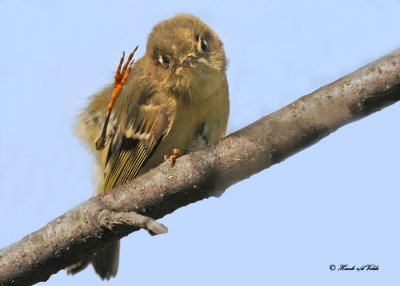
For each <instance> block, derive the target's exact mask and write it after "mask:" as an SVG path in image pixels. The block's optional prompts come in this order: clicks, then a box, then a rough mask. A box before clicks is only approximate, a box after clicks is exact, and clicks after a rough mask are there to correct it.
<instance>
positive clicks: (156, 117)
mask: <svg viewBox="0 0 400 286" xmlns="http://www.w3.org/2000/svg"><path fill="white" fill-rule="evenodd" d="M129 121H130V122H127V123H126V125H125V126H124V127H122V128H121V129H120V130H117V131H116V133H115V134H114V135H113V137H112V140H111V143H110V144H111V145H110V148H109V151H108V155H107V160H106V168H105V174H104V186H103V191H104V192H106V191H108V190H111V189H112V188H114V187H115V186H118V185H121V184H123V183H125V182H128V181H130V180H132V179H133V178H135V176H136V175H137V174H138V172H139V171H140V169H141V168H142V166H143V165H144V164H145V163H146V161H147V160H148V159H149V158H150V156H151V154H152V153H153V152H154V150H155V149H156V148H157V146H158V144H159V143H160V142H161V140H162V139H163V137H164V136H165V135H166V134H167V133H168V130H169V128H170V126H171V124H170V123H171V119H170V118H169V116H168V114H167V112H166V111H165V110H164V109H163V108H162V107H161V106H159V105H142V106H141V107H140V108H138V110H137V113H135V116H134V118H131V119H130V120H129Z"/></svg>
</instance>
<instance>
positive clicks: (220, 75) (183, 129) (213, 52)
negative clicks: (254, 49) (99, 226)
mask: <svg viewBox="0 0 400 286" xmlns="http://www.w3.org/2000/svg"><path fill="white" fill-rule="evenodd" d="M226 66H227V60H226V57H225V52H224V48H223V44H222V42H221V40H220V39H219V37H218V36H217V34H216V33H215V32H214V31H213V30H212V29H211V28H210V27H208V26H207V25H206V24H205V23H204V22H202V21H201V20H200V19H199V18H197V17H195V16H192V15H188V14H179V15H177V16H175V17H173V18H171V19H168V20H165V21H162V22H160V23H159V24H157V25H156V26H154V28H153V30H152V32H151V33H150V35H149V38H148V43H147V47H146V52H145V55H144V56H143V57H142V58H140V59H139V60H138V61H137V62H136V63H134V65H133V66H132V71H131V73H130V74H129V77H128V80H127V81H126V83H125V85H124V87H123V89H122V91H121V93H120V95H119V97H118V100H116V101H115V104H114V107H113V111H112V113H111V116H110V118H109V121H108V131H107V135H106V138H105V139H106V141H105V142H106V143H105V146H104V148H102V149H101V150H98V149H99V148H96V141H97V139H98V138H99V137H100V135H101V133H102V129H103V126H104V124H105V121H106V116H107V103H108V102H109V101H110V98H111V94H112V91H113V85H109V86H107V87H105V88H104V89H103V90H102V91H100V92H99V93H97V94H95V95H94V96H92V97H91V98H90V101H89V105H88V106H87V107H86V108H85V109H84V110H83V111H82V112H81V113H80V114H79V116H78V119H77V125H76V134H77V136H78V137H80V138H81V139H82V140H83V141H84V142H85V143H86V144H87V145H88V147H89V149H90V150H91V151H92V152H93V153H94V155H95V158H96V164H95V184H96V194H102V193H104V192H107V191H109V190H111V189H113V188H114V187H116V186H118V185H121V184H124V183H126V182H127V181H130V180H132V179H134V178H135V177H136V176H138V175H140V174H142V173H145V172H147V171H148V170H149V169H151V168H154V167H156V166H157V165H159V164H160V163H162V162H163V161H164V155H165V154H170V153H171V151H172V150H174V149H175V150H176V149H178V150H180V153H181V154H186V153H188V152H191V151H194V150H197V149H199V148H202V147H204V146H206V145H207V144H210V143H213V142H215V141H217V140H218V139H220V138H221V137H222V136H223V135H224V134H225V131H226V127H227V121H228V114H229V96H228V83H227V79H226ZM118 260H119V241H117V242H112V243H110V244H108V245H107V246H106V247H105V248H104V249H102V250H100V251H98V252H97V253H95V254H94V255H93V256H92V257H91V258H90V259H88V260H85V261H81V262H79V263H77V264H74V265H72V266H70V267H68V268H67V272H68V273H70V274H75V273H77V272H79V271H81V270H82V269H84V268H85V267H86V266H87V265H89V264H90V263H92V264H93V267H94V269H95V271H96V273H97V274H98V275H99V276H100V277H101V278H102V279H110V278H111V277H114V276H115V275H116V274H117V271H118Z"/></svg>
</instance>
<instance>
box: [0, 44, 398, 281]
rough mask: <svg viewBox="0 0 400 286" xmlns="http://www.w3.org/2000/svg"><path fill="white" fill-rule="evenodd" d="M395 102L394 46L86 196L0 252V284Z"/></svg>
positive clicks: (49, 268)
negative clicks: (172, 161)
mask: <svg viewBox="0 0 400 286" xmlns="http://www.w3.org/2000/svg"><path fill="white" fill-rule="evenodd" d="M398 100H400V50H397V51H395V52H393V53H392V54H389V55H387V56H385V57H384V58H382V59H379V60H377V61H376V62H373V63H371V64H369V65H367V66H365V67H363V68H361V69H359V70H357V71H356V72H354V73H352V74H350V75H348V76H345V77H343V78H341V79H339V80H337V81H335V82H333V83H331V84H329V85H327V86H325V87H322V88H320V89H318V90H317V91H315V92H313V93H311V94H309V95H307V96H304V97H302V98H300V99H299V100H297V101H295V102H293V103H292V104H290V105H288V106H286V107H284V108H282V109H281V110H279V111H277V112H274V113H272V114H270V115H268V116H265V117H263V118H261V119H260V120H258V121H257V122H255V123H253V124H251V125H249V126H247V127H245V128H243V129H242V130H240V131H238V132H235V133H233V134H231V135H230V136H228V137H226V138H224V139H222V140H220V141H219V142H217V144H215V145H213V146H210V147H208V148H206V149H204V150H201V151H198V152H195V153H191V154H189V155H187V156H183V157H182V158H180V159H178V161H177V164H176V165H175V167H174V168H171V167H170V165H169V164H162V165H161V166H159V167H157V168H155V169H153V170H151V171H150V172H148V173H146V174H145V175H143V176H141V177H138V178H136V179H135V180H133V181H131V182H129V183H127V184H125V185H123V186H120V187H118V188H116V189H114V190H113V191H111V192H109V193H106V194H104V195H100V196H97V197H93V198H91V199H89V200H88V201H86V202H84V203H82V204H81V205H79V206H77V207H76V208H74V209H72V210H71V211H69V212H67V213H65V214H64V215H62V216H60V217H58V218H57V219H55V220H53V221H51V222H50V223H49V224H47V225H46V226H45V227H43V228H42V229H40V230H38V231H36V232H34V233H32V234H29V235H27V236H26V237H24V238H23V239H22V240H20V241H18V242H16V243H15V244H12V245H10V246H9V247H7V248H5V249H3V250H1V251H0V285H30V284H33V283H36V282H39V281H44V280H47V279H48V278H49V277H50V275H52V274H53V273H56V272H57V271H59V270H61V269H63V268H65V267H66V266H68V265H70V264H72V263H74V262H77V261H78V260H81V259H84V258H86V257H88V256H89V255H90V254H91V253H93V252H95V251H96V250H98V249H100V248H101V247H104V245H105V244H106V243H107V242H109V241H111V240H117V239H120V238H122V237H123V236H126V235H128V234H129V233H131V232H133V231H136V230H138V229H139V228H147V229H148V230H149V231H150V232H155V233H163V232H165V231H166V228H165V227H164V226H162V225H159V224H157V223H156V222H155V221H153V220H151V219H149V217H151V218H155V219H156V218H161V217H163V216H164V215H166V214H169V213H171V212H173V211H174V210H176V209H178V208H180V207H183V206H185V205H188V204H190V203H193V202H196V201H199V200H202V199H205V198H208V197H211V196H219V195H220V194H222V193H223V192H224V190H225V189H226V188H228V187H229V186H231V185H232V184H234V183H236V182H238V181H240V180H243V179H245V178H248V177H250V176H251V175H253V174H255V173H257V172H260V171H261V170H263V169H265V168H268V167H269V166H271V165H273V164H276V163H279V162H281V161H282V160H284V159H286V158H288V157H289V156H291V155H292V154H294V153H296V152H299V151H301V150H302V149H304V148H306V147H308V146H310V145H312V144H314V143H316V142H318V141H319V140H320V139H322V138H323V137H325V136H327V135H329V134H330V133H331V132H333V131H335V130H336V129H338V128H339V127H341V126H343V125H345V124H347V123H350V122H352V121H355V120H357V119H360V118H362V117H365V116H368V115H369V114H371V113H373V112H376V111H378V110H380V109H382V108H384V107H386V106H388V105H390V104H393V103H395V102H396V101H398Z"/></svg>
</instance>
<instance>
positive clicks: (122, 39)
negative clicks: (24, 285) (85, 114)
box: [0, 0, 400, 286]
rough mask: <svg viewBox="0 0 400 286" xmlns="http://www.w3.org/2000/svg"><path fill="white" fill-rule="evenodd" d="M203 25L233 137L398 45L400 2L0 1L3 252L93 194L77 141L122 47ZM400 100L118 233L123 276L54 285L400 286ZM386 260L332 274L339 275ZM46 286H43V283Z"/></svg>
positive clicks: (85, 276) (89, 275)
mask: <svg viewBox="0 0 400 286" xmlns="http://www.w3.org/2000/svg"><path fill="white" fill-rule="evenodd" d="M181 12H186V13H192V14H195V15H197V16H199V17H200V18H201V19H202V20H203V21H205V22H206V23H207V24H209V25H210V26H211V27H212V28H213V29H214V30H215V31H216V32H217V33H218V34H219V35H220V37H221V39H222V40H223V42H224V45H225V50H226V54H227V57H228V58H229V62H230V63H229V68H228V80H229V83H230V100H231V113H230V119H229V127H228V132H229V133H231V132H233V131H236V130H238V129H240V128H242V127H244V126H246V125H248V124H249V123H251V122H253V121H255V120H257V119H258V118H259V117H261V116H262V115H266V114H269V113H271V112H273V111H275V110H278V109H280V108H281V107H283V106H285V105H287V104H289V103H290V102H292V101H294V100H296V99H298V98H299V97H301V96H303V95H305V94H308V93H310V92H312V91H314V90H315V89H317V88H319V87H321V86H323V85H325V84H328V83H330V82H332V81H334V80H336V79H338V78H339V77H342V76H344V75H346V74H348V73H350V72H352V71H354V70H356V69H357V68H359V67H361V66H363V65H365V64H367V63H369V62H371V61H373V60H375V59H377V58H379V57H381V56H383V55H385V54H387V53H389V52H391V51H393V50H395V49H396V48H400V34H399V27H400V17H399V13H400V1H361V0H360V1H345V0H343V1H214V0H209V1H178V0H176V1H161V0H160V1H153V0H149V1H94V0H92V1H33V0H31V1H11V0H10V1H6V0H0V41H1V42H0V90H1V95H0V99H1V112H0V217H1V218H2V227H1V233H0V248H2V247H5V246H7V245H9V244H10V243H13V242H15V241H17V240H19V239H21V238H22V237H23V236H24V235H26V234H28V233H30V232H32V231H35V230H37V229H39V228H41V227H42V226H44V225H45V224H46V223H48V222H49V221H50V220H52V219H54V218H56V217H57V216H59V215H61V214H63V213H64V212H66V211H68V210H70V209H71V208H73V207H74V206H76V205H77V204H79V203H81V202H82V201H84V200H86V199H87V198H89V197H90V196H91V194H92V192H93V190H92V182H91V177H92V175H91V174H92V157H91V156H90V155H89V154H88V152H87V150H85V148H84V147H83V145H82V144H81V143H80V142H79V141H78V139H76V138H75V137H74V136H73V134H72V130H73V125H74V118H75V116H76V114H77V113H78V111H79V110H80V109H81V108H82V107H83V106H85V104H86V98H87V97H88V96H89V95H91V94H92V93H94V92H96V91H97V90H99V89H101V88H102V87H103V86H104V85H105V84H107V83H110V82H111V81H112V80H113V73H114V70H115V67H116V64H117V63H118V60H119V57H120V55H121V52H122V51H123V50H126V51H130V50H131V49H132V48H134V47H135V46H136V45H139V50H138V52H137V58H138V57H139V56H141V55H142V54H143V53H144V51H145V50H144V48H145V44H146V39H147V35H148V33H149V32H150V30H151V28H152V27H153V26H154V25H155V24H156V23H158V22H159V21H161V20H164V19H167V18H170V17H172V16H174V15H175V14H177V13H181ZM399 114H400V105H399V104H395V105H393V106H391V107H389V108H386V109H384V110H382V111H381V112H378V113H376V114H373V115H372V116H369V117H368V118H365V119H362V120H360V121H358V122H355V123H352V124H350V125H347V126H345V127H343V128H341V129H340V130H338V131H337V132H334V133H333V134H331V135H330V136H328V137H327V138H325V139H323V140H321V141H320V142H319V143H317V144H316V145H314V146H312V147H310V148H308V149H306V150H304V151H302V152H300V153H298V154H296V155H294V156H292V157H290V158H289V159H287V160H286V161H284V162H282V163H280V164H278V165H275V166H273V167H271V168H269V169H267V170H264V171H263V172H261V173H259V174H257V175H254V176H252V177H251V178H250V179H247V180H245V181H243V182H240V183H238V184H236V185H235V186H233V187H231V188H230V189H229V190H228V191H227V192H226V193H225V194H224V195H223V196H222V197H221V198H219V199H208V200H203V201H201V202H198V203H196V204H192V205H189V206H187V207H184V208H181V209H179V210H177V211H176V212H174V213H173V214H171V215H168V216H166V217H164V218H163V219H161V220H160V221H161V222H162V223H163V224H165V225H166V226H168V228H169V233H168V234H166V235H160V236H156V237H151V236H149V235H148V234H147V233H146V232H145V231H139V232H136V233H134V234H133V235H130V236H129V237H127V238H124V239H123V241H122V249H121V250H122V252H121V261H120V268H119V273H118V275H117V277H116V278H115V279H112V280H111V281H110V282H108V283H105V284H103V283H102V282H101V281H100V280H99V278H98V277H97V275H95V273H94V271H93V269H92V268H91V267H90V268H89V269H87V270H86V271H84V272H82V273H80V274H78V275H76V276H73V277H71V276H67V275H66V273H65V271H60V272H59V273H57V274H56V275H53V276H52V277H51V278H50V279H49V280H48V281H47V282H46V284H47V285H161V284H162V285H175V286H177V285H221V284H222V285H298V284H300V285H399V282H400V277H399V275H398V273H399V267H400V260H399V257H400V250H399V240H400V233H399V231H398V221H399V217H400V208H399V207H398V205H399V201H400V195H399V191H400V181H399V162H400V151H399V146H400V135H399V129H398V124H399ZM369 263H370V264H371V263H372V264H376V265H379V268H380V270H379V271H375V272H373V271H368V272H365V271H364V272H359V273H357V272H346V273H344V272H338V271H334V272H332V271H330V270H329V265H331V264H336V265H337V266H339V265H340V264H349V265H351V266H352V265H356V266H361V265H363V264H369ZM43 284H44V283H43Z"/></svg>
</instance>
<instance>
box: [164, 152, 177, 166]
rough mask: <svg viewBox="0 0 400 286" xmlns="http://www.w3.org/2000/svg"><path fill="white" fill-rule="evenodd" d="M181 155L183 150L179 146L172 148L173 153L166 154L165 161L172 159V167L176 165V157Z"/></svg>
mask: <svg viewBox="0 0 400 286" xmlns="http://www.w3.org/2000/svg"><path fill="white" fill-rule="evenodd" d="M180 156H181V151H180V150H179V149H177V148H174V149H172V155H164V162H165V161H170V162H171V167H173V166H174V165H175V161H176V159H178V158H179V157H180Z"/></svg>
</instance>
